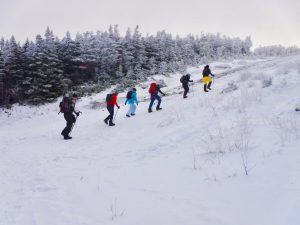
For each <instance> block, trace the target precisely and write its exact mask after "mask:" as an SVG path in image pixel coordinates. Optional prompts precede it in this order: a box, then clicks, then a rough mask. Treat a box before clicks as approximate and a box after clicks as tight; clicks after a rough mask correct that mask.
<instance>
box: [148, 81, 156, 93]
mask: <svg viewBox="0 0 300 225" xmlns="http://www.w3.org/2000/svg"><path fill="white" fill-rule="evenodd" d="M156 89H157V85H156V83H151V84H150V88H149V93H150V94H155V93H156Z"/></svg>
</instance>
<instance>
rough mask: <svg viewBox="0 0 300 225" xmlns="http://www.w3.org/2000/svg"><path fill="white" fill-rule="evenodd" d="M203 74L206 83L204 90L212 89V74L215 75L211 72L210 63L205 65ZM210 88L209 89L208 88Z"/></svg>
mask: <svg viewBox="0 0 300 225" xmlns="http://www.w3.org/2000/svg"><path fill="white" fill-rule="evenodd" d="M202 75H203V83H204V91H205V92H208V90H211V89H210V86H211V83H212V77H211V76H213V77H214V76H215V75H213V74H212V73H211V71H210V68H209V65H206V66H205V67H204V70H203V72H202ZM207 89H208V90H207Z"/></svg>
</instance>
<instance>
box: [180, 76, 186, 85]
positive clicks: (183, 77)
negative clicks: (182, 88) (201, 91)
mask: <svg viewBox="0 0 300 225" xmlns="http://www.w3.org/2000/svg"><path fill="white" fill-rule="evenodd" d="M180 82H181V83H184V82H185V76H184V75H183V76H182V77H181V78H180Z"/></svg>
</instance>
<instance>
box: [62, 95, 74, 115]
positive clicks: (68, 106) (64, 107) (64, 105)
mask: <svg viewBox="0 0 300 225" xmlns="http://www.w3.org/2000/svg"><path fill="white" fill-rule="evenodd" d="M59 109H60V111H59V112H61V113H67V112H70V111H71V104H70V99H69V98H68V97H63V99H62V101H61V102H60V103H59Z"/></svg>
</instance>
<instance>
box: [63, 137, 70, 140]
mask: <svg viewBox="0 0 300 225" xmlns="http://www.w3.org/2000/svg"><path fill="white" fill-rule="evenodd" d="M64 139H65V140H69V139H72V137H70V136H64Z"/></svg>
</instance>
